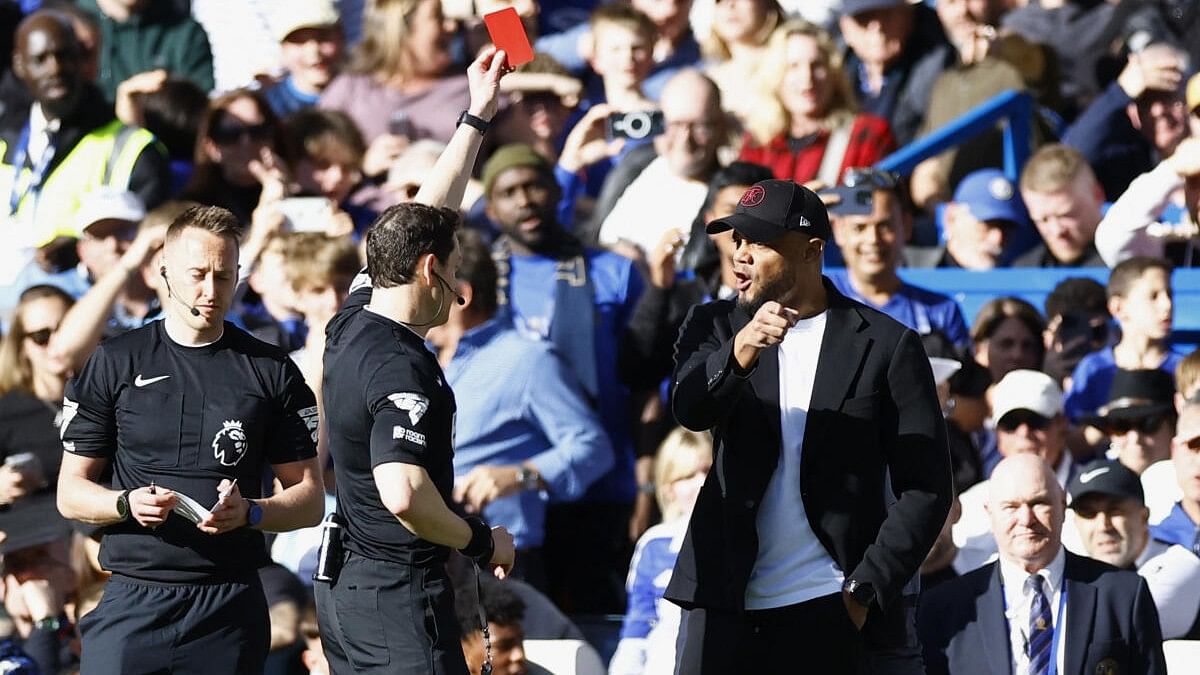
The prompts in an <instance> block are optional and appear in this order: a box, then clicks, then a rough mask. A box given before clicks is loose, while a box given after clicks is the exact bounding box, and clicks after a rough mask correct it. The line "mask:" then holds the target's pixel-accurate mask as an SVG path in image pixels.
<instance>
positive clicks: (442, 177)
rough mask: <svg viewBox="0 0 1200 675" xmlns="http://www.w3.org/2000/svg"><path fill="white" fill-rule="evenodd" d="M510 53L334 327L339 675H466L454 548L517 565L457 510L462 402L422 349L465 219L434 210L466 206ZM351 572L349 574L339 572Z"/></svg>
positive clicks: (398, 209) (488, 54)
mask: <svg viewBox="0 0 1200 675" xmlns="http://www.w3.org/2000/svg"><path fill="white" fill-rule="evenodd" d="M503 63H504V56H503V52H496V51H495V50H487V51H485V52H484V53H483V54H482V55H481V56H480V57H479V58H478V59H477V60H476V61H475V62H474V63H472V64H471V66H470V67H469V69H468V71H467V76H468V80H469V82H470V89H471V108H470V109H469V110H468V111H465V112H464V113H463V114H462V115H460V116H459V128H458V129H457V131H455V133H454V136H453V138H451V140H450V143H449V145H448V146H447V148H446V150H445V152H443V154H442V156H441V157H440V158H439V159H438V163H437V165H436V166H434V168H433V171H432V173H431V175H430V176H429V177H428V178H427V180H426V181H425V184H424V185H423V186H422V188H421V191H420V192H419V193H418V195H417V199H418V200H419V201H421V202H423V203H412V204H401V205H398V206H394V207H392V208H390V209H388V210H387V211H384V213H383V214H382V215H381V216H380V217H379V218H378V219H377V220H376V221H375V223H373V224H372V225H371V228H370V229H369V230H368V231H367V237H366V248H367V273H368V275H369V279H367V278H365V277H363V275H360V277H359V279H356V280H355V283H354V284H353V286H352V287H351V292H350V296H349V297H348V298H347V299H346V302H345V304H344V305H343V306H342V309H341V311H339V312H338V314H337V315H336V316H334V318H333V319H332V320H331V321H330V322H329V326H328V328H327V330H326V342H325V364H324V369H325V378H324V385H323V386H324V389H323V394H324V401H325V414H326V419H327V421H328V423H327V428H328V430H329V431H328V438H329V452H330V455H332V457H333V460H334V467H335V471H336V475H337V479H338V480H337V502H338V513H339V516H340V517H341V520H342V533H343V537H342V545H343V548H344V554H343V555H342V556H341V558H340V559H339V560H337V561H336V563H335V566H338V567H340V571H339V570H329V571H328V572H329V573H328V576H329V577H331V578H332V580H331V581H329V582H327V583H326V582H322V583H318V584H317V585H316V588H315V593H316V601H317V612H318V620H319V623H320V627H321V644H322V646H323V648H324V650H325V656H326V658H327V659H328V661H329V666H330V671H331V672H332V673H335V674H342V673H352V672H353V673H393V674H394V673H413V674H421V675H429V674H433V675H466V674H467V666H466V661H465V660H464V658H463V651H462V645H461V643H460V640H459V627H458V622H457V619H456V618H455V611H454V594H453V591H452V590H451V583H450V580H449V578H448V577H447V574H446V561H447V559H448V557H449V555H450V552H451V549H458V550H459V551H461V552H462V553H463V554H464V555H466V556H467V557H469V558H471V559H473V560H474V561H475V562H476V563H478V564H481V565H483V566H485V567H486V566H488V564H489V563H491V564H493V565H496V566H497V574H500V575H503V574H504V573H506V572H507V571H508V570H509V569H511V567H512V563H513V540H512V536H511V535H510V534H509V533H508V532H507V531H505V530H504V529H503V528H496V529H495V530H492V529H490V528H488V526H487V525H486V524H485V523H484V522H483V521H482V520H481V519H479V518H476V517H472V518H470V519H467V520H464V519H463V518H460V517H459V516H457V515H455V513H454V512H453V511H452V510H451V508H450V506H449V504H450V503H451V499H452V498H451V492H452V489H453V481H454V469H453V466H452V463H451V460H452V458H453V455H454V415H455V403H454V393H453V392H452V391H451V390H450V386H449V385H448V384H447V383H446V380H445V377H444V376H443V375H442V370H441V367H440V366H439V365H438V362H437V360H436V359H435V358H434V356H433V354H432V353H431V352H430V351H429V350H428V349H426V347H425V333H426V331H428V330H429V328H430V327H432V326H436V325H440V324H442V323H445V321H446V318H447V317H448V316H449V312H450V306H451V304H452V303H454V302H455V297H456V296H455V294H454V286H453V284H452V281H451V280H453V279H454V278H455V272H456V270H457V268H458V264H459V260H460V259H461V257H462V256H461V253H460V252H459V250H458V244H457V242H456V237H455V230H456V228H457V226H458V223H459V216H458V213H457V212H456V211H454V210H452V209H449V208H444V207H439V206H430V205H429V204H438V205H441V204H457V203H459V202H461V200H462V191H463V187H464V186H465V183H466V179H467V177H468V176H467V173H468V170H469V167H471V166H473V165H474V163H475V155H476V154H477V153H478V150H479V145H480V141H481V140H482V132H483V131H484V130H486V128H487V121H486V120H489V119H490V118H491V116H492V115H493V114H494V113H495V110H496V96H497V92H498V90H499V80H500V76H501V73H502V69H503ZM338 563H340V565H339V564H338Z"/></svg>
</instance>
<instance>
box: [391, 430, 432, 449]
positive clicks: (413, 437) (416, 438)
mask: <svg viewBox="0 0 1200 675" xmlns="http://www.w3.org/2000/svg"><path fill="white" fill-rule="evenodd" d="M392 439H393V440H405V441H408V442H409V443H414V444H416V445H419V446H421V447H422V448H423V447H425V434H422V433H419V432H416V431H413V430H412V429H405V428H404V427H402V426H400V425H398V424H397V425H396V426H394V427H392Z"/></svg>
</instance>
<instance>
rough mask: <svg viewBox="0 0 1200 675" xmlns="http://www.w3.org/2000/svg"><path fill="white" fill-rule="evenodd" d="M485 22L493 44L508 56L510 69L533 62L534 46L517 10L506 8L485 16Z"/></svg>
mask: <svg viewBox="0 0 1200 675" xmlns="http://www.w3.org/2000/svg"><path fill="white" fill-rule="evenodd" d="M483 22H484V23H485V24H487V29H488V35H490V36H492V44H494V45H496V47H497V48H499V49H503V50H504V53H505V54H507V55H508V59H507V62H508V66H509V67H510V68H516V67H517V66H519V65H521V64H522V63H529V62H530V61H532V60H533V45H531V44H529V36H528V35H526V34H525V25H524V24H522V23H521V15H520V14H517V10H516V9H515V8H513V7H505V8H504V9H501V10H497V11H495V12H492V13H490V14H484V15H483Z"/></svg>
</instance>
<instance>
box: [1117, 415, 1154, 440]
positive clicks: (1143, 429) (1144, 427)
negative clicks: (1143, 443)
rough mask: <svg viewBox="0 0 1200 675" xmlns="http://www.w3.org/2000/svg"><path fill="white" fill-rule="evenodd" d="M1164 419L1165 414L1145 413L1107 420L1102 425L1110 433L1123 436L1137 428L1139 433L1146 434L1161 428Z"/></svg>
mask: <svg viewBox="0 0 1200 675" xmlns="http://www.w3.org/2000/svg"><path fill="white" fill-rule="evenodd" d="M1166 419H1167V416H1166V415H1146V416H1144V417H1134V418H1131V419H1115V420H1109V421H1108V423H1106V424H1105V425H1104V430H1105V431H1107V432H1108V433H1109V434H1110V435H1115V436H1124V435H1125V434H1127V433H1129V432H1130V431H1133V430H1134V429H1137V432H1138V433H1139V434H1141V435H1143V436H1146V435H1149V434H1152V433H1154V432H1156V431H1158V430H1159V429H1160V428H1162V424H1163V422H1165V421H1166Z"/></svg>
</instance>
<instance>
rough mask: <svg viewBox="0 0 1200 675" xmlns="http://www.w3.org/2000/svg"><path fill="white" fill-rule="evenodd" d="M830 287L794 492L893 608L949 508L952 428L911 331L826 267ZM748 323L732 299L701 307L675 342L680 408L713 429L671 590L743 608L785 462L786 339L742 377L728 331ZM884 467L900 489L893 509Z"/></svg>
mask: <svg viewBox="0 0 1200 675" xmlns="http://www.w3.org/2000/svg"><path fill="white" fill-rule="evenodd" d="M825 289H826V293H827V294H828V297H829V309H828V315H827V319H826V327H825V334H824V338H823V340H822V343H821V352H820V355H819V362H818V364H817V370H816V380H815V383H814V385H813V393H812V401H811V404H810V406H809V411H808V422H807V426H806V428H805V432H804V453H803V456H802V459H801V469H800V475H801V479H800V491H801V495H802V499H803V501H804V508H805V511H806V513H807V514H808V520H809V524H810V525H811V526H812V529H813V532H815V533H816V535H817V538H818V539H819V540H820V541H821V544H822V545H823V546H824V547H825V550H826V551H828V553H829V555H830V556H831V557H832V558H833V560H834V561H835V562H836V563H837V564H838V566H839V567H841V569H842V570H843V571H844V572H845V573H846V577H847V579H855V580H857V581H862V582H869V583H870V584H871V585H872V586H873V587H874V589H875V592H876V596H877V602H878V604H879V606H880V608H881V609H884V610H887V609H888V607H889V604H890V603H893V602H894V601H895V600H896V599H897V598H898V596H899V595H900V593H901V590H902V588H903V587H904V585H905V583H906V582H908V581H909V580H910V579H912V578H913V577H914V576H915V575H916V573H917V569H918V567H919V566H920V564H921V561H922V560H923V559H924V558H925V555H926V554H927V553H928V551H929V549H930V547H931V546H932V545H933V542H934V540H935V539H936V538H937V535H938V532H939V531H940V530H941V528H942V524H943V523H944V522H945V519H946V514H947V513H948V512H949V509H950V498H951V480H950V460H949V452H948V450H947V445H946V427H945V424H944V423H943V420H942V413H941V409H940V408H939V406H938V399H937V394H936V392H935V390H934V385H933V376H932V374H931V372H930V367H929V361H928V359H927V358H926V356H925V350H924V348H923V347H922V346H921V340H920V338H918V337H917V334H916V333H914V332H913V331H911V330H909V329H908V328H905V327H904V326H903V325H901V324H900V323H898V322H896V321H895V320H893V319H891V318H890V317H888V316H886V315H884V314H882V313H880V312H878V311H876V310H874V309H871V308H869V307H867V306H865V305H863V304H860V303H858V302H855V301H853V300H850V299H849V298H847V297H845V296H844V295H842V294H841V293H838V292H837V290H836V289H835V288H834V287H833V285H832V284H831V283H830V282H829V281H828V279H826V280H825ZM749 321H750V317H748V316H747V315H746V314H745V313H744V312H743V311H741V310H739V309H737V308H736V306H735V303H734V302H733V301H730V300H720V301H716V302H711V303H708V304H705V305H700V306H697V307H695V308H694V309H693V310H692V312H691V314H690V315H689V316H688V319H687V321H686V323H685V324H684V326H683V328H682V329H681V331H680V335H679V341H678V343H677V345H676V355H675V358H676V368H675V385H674V397H673V405H672V408H673V411H674V413H675V417H676V419H678V420H679V422H680V424H682V425H683V426H685V427H687V428H689V429H694V430H702V429H712V432H713V437H714V441H715V445H714V457H713V460H714V463H713V468H712V470H711V471H710V472H709V474H708V479H707V480H706V481H705V484H704V487H703V488H702V489H701V490H700V495H699V497H698V498H697V502H696V507H695V510H694V511H693V514H692V520H691V523H690V524H689V526H688V532H687V535H686V537H685V538H684V541H683V544H682V548H681V550H680V552H679V558H678V561H677V563H676V565H675V571H674V573H673V574H672V576H671V583H670V585H669V586H668V587H667V591H666V597H667V598H668V599H670V600H672V601H674V602H676V603H678V604H680V605H682V606H684V607H692V606H699V607H709V608H719V609H726V610H735V611H736V610H740V609H742V608H743V606H744V599H745V592H746V584H747V581H748V580H749V578H750V574H751V572H752V570H753V568H754V563H755V559H756V557H757V554H758V535H757V529H756V518H757V514H758V506H759V504H760V502H761V500H762V497H763V494H764V492H765V491H766V488H767V483H768V482H769V481H770V479H771V476H772V474H774V472H775V469H776V465H777V464H778V461H779V448H780V438H781V436H780V433H781V432H780V409H779V356H778V353H779V349H778V347H772V348H770V349H766V350H763V352H762V353H761V354H760V355H759V359H758V363H757V364H756V366H755V367H754V369H753V370H752V372H751V373H750V374H749V375H748V376H746V377H741V376H739V375H738V374H736V373H734V372H733V367H732V365H733V361H732V348H733V337H734V335H735V334H736V333H737V332H738V331H739V330H740V329H741V328H742V327H743V326H745V325H746V324H747V323H749ZM888 475H890V480H891V485H892V490H893V493H894V495H895V497H896V498H897V499H898V501H896V502H895V504H894V505H892V506H891V507H890V508H889V506H888V503H889V500H888V499H887V498H886V497H885V494H884V492H885V481H886V480H887V479H886V478H885V476H888Z"/></svg>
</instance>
